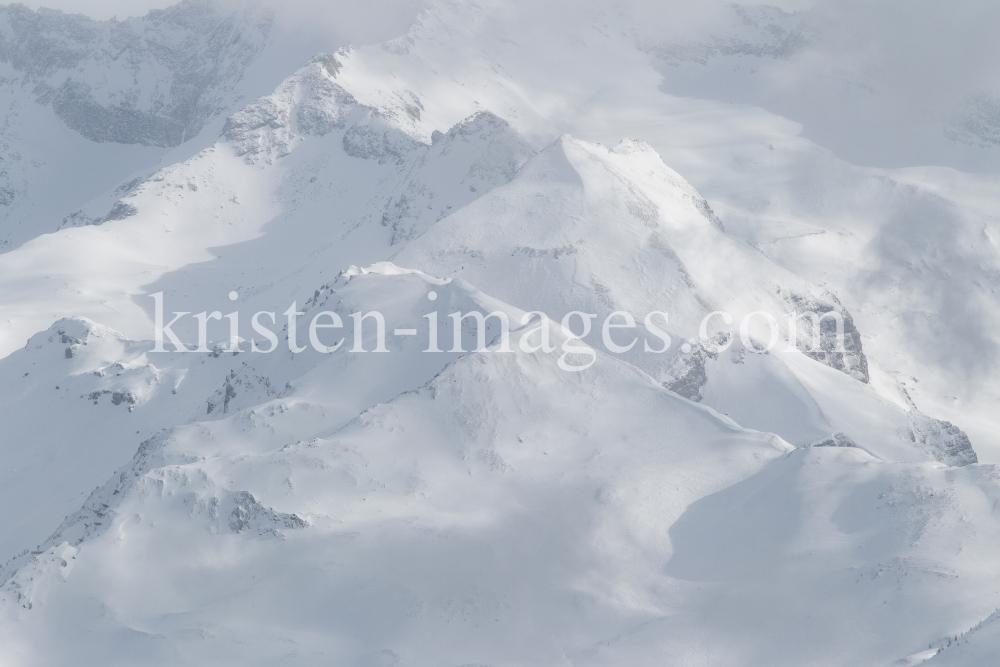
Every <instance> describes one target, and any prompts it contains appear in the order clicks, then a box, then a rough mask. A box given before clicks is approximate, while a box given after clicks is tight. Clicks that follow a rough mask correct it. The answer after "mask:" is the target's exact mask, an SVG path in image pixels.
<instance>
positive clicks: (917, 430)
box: [899, 410, 979, 466]
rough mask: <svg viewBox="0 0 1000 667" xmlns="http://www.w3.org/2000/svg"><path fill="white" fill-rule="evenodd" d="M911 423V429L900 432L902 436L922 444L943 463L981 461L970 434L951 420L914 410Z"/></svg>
mask: <svg viewBox="0 0 1000 667" xmlns="http://www.w3.org/2000/svg"><path fill="white" fill-rule="evenodd" d="M910 424H911V428H910V429H903V430H902V431H901V432H900V434H899V435H900V438H901V439H903V440H909V441H910V442H915V443H917V444H919V445H922V447H923V449H924V451H926V452H927V453H928V454H930V455H931V456H932V457H934V458H935V459H936V460H938V461H940V462H941V463H944V464H947V465H951V466H967V465H971V464H973V463H979V457H978V456H976V451H975V450H974V449H973V448H972V442H970V441H969V436H967V435H966V434H965V433H964V432H963V431H962V429H960V428H958V427H957V426H955V425H954V424H952V423H951V422H947V421H940V420H937V419H934V418H933V417H928V416H927V415H924V414H922V413H920V412H918V411H916V410H914V411H913V412H912V413H910Z"/></svg>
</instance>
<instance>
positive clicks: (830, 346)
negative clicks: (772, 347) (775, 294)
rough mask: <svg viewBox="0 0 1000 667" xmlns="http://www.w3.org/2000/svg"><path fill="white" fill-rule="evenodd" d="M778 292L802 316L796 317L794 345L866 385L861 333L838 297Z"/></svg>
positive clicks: (865, 366)
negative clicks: (840, 328) (841, 334)
mask: <svg viewBox="0 0 1000 667" xmlns="http://www.w3.org/2000/svg"><path fill="white" fill-rule="evenodd" d="M779 295H780V296H781V297H783V298H784V301H785V303H787V304H788V307H789V310H790V311H791V312H794V313H797V314H799V315H804V316H802V317H799V318H798V319H797V320H796V325H795V328H796V336H795V345H796V347H797V348H798V349H799V350H800V351H801V352H802V353H804V354H806V355H808V356H810V357H812V358H813V359H815V360H816V361H818V362H820V363H823V364H826V365H827V366H829V367H830V368H835V369H837V370H838V371H840V372H841V373H845V374H847V375H850V376H851V377H852V378H854V379H855V380H858V381H860V382H864V383H866V384H867V383H868V359H867V358H866V357H865V353H864V349H862V347H861V333H860V332H859V331H858V330H857V328H856V327H855V326H854V320H853V319H852V318H851V314H850V313H849V312H847V309H846V308H844V307H843V306H842V305H840V302H839V301H837V298H836V297H835V296H833V295H832V294H831V295H829V296H828V299H825V300H824V299H819V298H816V297H814V296H810V295H803V294H795V293H793V292H790V291H787V290H785V291H782V292H779ZM807 314H812V315H815V317H816V318H818V319H814V318H813V317H811V316H809V315H807ZM838 319H840V320H841V321H842V322H843V343H841V336H840V333H841V332H840V331H838V328H839V327H838ZM817 322H818V331H817ZM817 343H818V344H817Z"/></svg>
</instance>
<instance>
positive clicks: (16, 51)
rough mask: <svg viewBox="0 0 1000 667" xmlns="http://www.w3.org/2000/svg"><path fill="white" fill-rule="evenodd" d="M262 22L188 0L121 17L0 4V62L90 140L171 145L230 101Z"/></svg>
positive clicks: (261, 16)
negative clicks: (92, 16)
mask: <svg viewBox="0 0 1000 667" xmlns="http://www.w3.org/2000/svg"><path fill="white" fill-rule="evenodd" d="M272 21H273V19H272V17H271V14H270V12H269V11H265V10H262V9H261V10H256V11H247V10H242V11H237V12H226V11H224V10H223V8H222V7H221V6H219V5H216V4H214V3H210V2H199V1H196V0H187V1H185V2H182V3H180V4H178V5H174V6H173V7H169V8H167V9H163V10H154V11H152V12H150V13H149V14H148V15H146V16H145V17H142V18H134V19H128V20H126V21H115V20H111V21H94V20H92V19H89V18H87V17H85V16H80V15H71V14H63V13H62V12H58V11H53V10H49V9H39V10H38V11H31V10H30V9H28V8H27V7H25V6H23V5H10V6H7V7H3V8H0V62H2V63H7V64H9V65H10V66H11V67H12V68H13V69H14V71H15V72H16V73H17V74H18V75H19V78H20V81H18V82H17V83H18V84H19V85H20V86H21V87H26V88H28V89H29V90H31V91H32V95H33V96H34V99H35V101H36V102H37V103H39V104H43V105H51V106H52V109H53V111H55V113H56V115H57V116H58V117H59V118H60V119H61V120H62V121H63V122H64V123H66V125H67V126H68V127H70V128H72V129H73V130H76V131H77V132H79V133H80V134H81V135H83V136H84V137H86V138H87V139H90V140H91V141H96V142H116V143H123V144H144V145H147V146H176V145H178V144H180V143H182V142H183V141H185V140H187V139H189V138H191V137H193V136H194V135H196V134H197V133H198V132H199V131H200V130H201V128H202V127H203V126H204V125H205V123H206V122H207V121H208V120H209V119H210V118H211V117H212V116H214V115H216V114H218V113H219V112H221V111H222V110H223V109H224V108H226V107H227V106H228V105H229V104H231V103H232V101H233V95H234V91H233V86H234V84H235V83H236V82H237V81H239V79H240V78H241V76H242V74H243V72H244V70H245V69H246V67H247V66H248V65H249V64H250V63H251V62H252V61H253V60H254V59H255V58H256V57H257V56H258V55H259V53H260V51H261V50H262V49H263V47H264V45H265V44H266V42H267V38H268V35H269V33H270V30H271V25H272Z"/></svg>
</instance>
